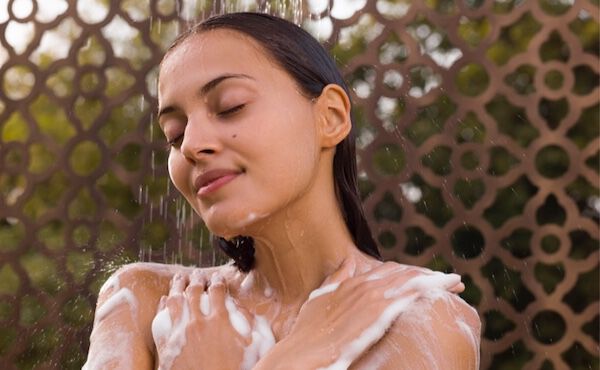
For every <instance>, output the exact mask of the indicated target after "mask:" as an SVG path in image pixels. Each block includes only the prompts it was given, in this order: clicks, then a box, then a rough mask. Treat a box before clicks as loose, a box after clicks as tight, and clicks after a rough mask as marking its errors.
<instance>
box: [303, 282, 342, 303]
mask: <svg viewBox="0 0 600 370" xmlns="http://www.w3.org/2000/svg"><path fill="white" fill-rule="evenodd" d="M339 286H340V283H331V284H327V285H325V286H322V287H320V288H317V289H315V290H313V291H312V292H310V294H309V295H308V299H307V300H306V302H308V301H310V300H313V299H315V298H317V297H319V296H322V295H323V294H327V293H331V292H333V291H334V290H336V289H337V288H338V287H339Z"/></svg>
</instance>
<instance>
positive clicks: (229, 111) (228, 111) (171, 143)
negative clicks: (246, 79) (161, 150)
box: [166, 104, 246, 151]
mask: <svg viewBox="0 0 600 370" xmlns="http://www.w3.org/2000/svg"><path fill="white" fill-rule="evenodd" d="M245 106H246V104H240V105H236V106H235V107H233V108H229V109H226V110H224V111H222V112H219V113H217V116H219V117H227V116H230V115H232V114H234V113H237V112H239V111H240V110H242V109H243V108H244V107H245ZM181 139H183V135H179V136H177V137H175V138H174V139H172V140H168V141H167V147H166V150H167V151H169V150H170V149H171V148H173V147H175V146H177V143H178V142H179V141H180V140H181Z"/></svg>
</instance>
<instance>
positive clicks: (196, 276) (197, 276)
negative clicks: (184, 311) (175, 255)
mask: <svg viewBox="0 0 600 370" xmlns="http://www.w3.org/2000/svg"><path fill="white" fill-rule="evenodd" d="M189 281H190V283H189V285H188V286H187V287H186V288H185V296H186V297H187V299H188V300H189V303H190V307H192V315H194V314H196V313H197V312H198V311H199V310H200V311H201V312H202V309H201V299H202V296H203V295H206V293H205V291H206V277H205V276H204V274H202V273H201V272H199V269H197V270H194V272H192V273H191V274H190V277H189ZM206 296H207V295H206ZM207 297H208V296H207Z"/></svg>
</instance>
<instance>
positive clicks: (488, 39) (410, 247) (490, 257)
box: [0, 0, 600, 370]
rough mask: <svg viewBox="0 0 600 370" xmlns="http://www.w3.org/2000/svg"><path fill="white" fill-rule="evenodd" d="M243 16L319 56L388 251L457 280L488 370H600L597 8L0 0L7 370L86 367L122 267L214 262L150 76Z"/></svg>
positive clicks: (445, 1) (0, 256)
mask: <svg viewBox="0 0 600 370" xmlns="http://www.w3.org/2000/svg"><path fill="white" fill-rule="evenodd" d="M246 9H249V10H260V11H268V12H271V13H274V14H278V15H281V16H284V17H286V18H287V19H289V20H292V21H294V22H296V23H298V24H301V25H302V26H303V27H305V28H306V29H307V30H309V31H310V32H311V33H312V34H313V35H314V36H315V37H317V38H318V39H319V40H321V41H322V42H323V43H324V45H326V47H328V48H330V50H331V52H332V54H333V55H334V57H335V59H336V61H337V62H338V64H339V66H340V68H341V69H342V71H343V72H344V74H345V75H346V77H347V80H348V82H349V84H350V86H351V88H352V90H353V92H354V96H353V97H352V98H353V100H354V102H355V103H356V104H355V108H354V112H353V113H354V116H355V126H356V129H357V133H358V139H357V145H358V147H359V160H360V168H361V174H360V179H361V192H362V195H363V199H364V202H365V207H366V209H367V212H368V214H369V217H370V223H371V225H372V228H373V230H374V232H375V236H376V238H377V239H378V241H379V243H380V245H381V247H382V251H383V253H384V256H385V257H386V259H391V260H397V261H401V262H404V263H411V264H417V265H422V266H428V267H430V268H433V269H436V270H442V271H457V272H459V273H461V274H462V275H463V276H464V279H465V283H466V285H467V290H466V291H465V293H463V295H462V296H463V298H464V299H465V300H467V301H468V302H469V303H470V304H472V305H473V306H474V307H476V308H477V309H478V312H479V313H480V315H481V318H482V322H483V323H484V327H483V333H482V368H485V369H544V370H548V369H567V368H569V369H598V330H599V329H598V328H599V325H600V324H599V322H598V320H599V315H598V311H599V308H598V307H599V306H598V280H599V278H598V256H599V255H598V247H599V244H598V243H599V242H598V218H599V216H598V215H599V210H600V192H599V189H598V173H599V166H600V164H599V157H600V145H598V144H599V127H600V120H599V113H600V112H599V106H600V105H599V100H598V96H599V95H598V76H599V75H598V73H599V72H598V69H599V64H598V57H599V44H600V40H599V27H598V17H599V16H598V13H599V12H598V2H597V1H596V0H592V1H587V0H581V1H577V2H573V1H568V0H537V1H534V0H531V1H516V0H502V1H484V0H466V1H452V0H439V1H438V0H426V1H423V2H415V1H409V0H385V1H384V0H377V1H370V0H369V1H349V0H347V1H337V0H336V1H333V2H332V3H328V2H325V1H316V0H315V1H306V2H304V3H302V2H300V1H299V0H290V1H281V0H280V1H262V2H260V3H258V4H256V3H254V2H241V1H240V2H236V1H219V2H212V1H176V0H125V1H109V0H78V1H76V0H70V1H66V0H51V1H46V0H44V1H40V0H38V1H33V0H10V1H8V0H0V30H1V31H2V32H0V43H1V44H2V46H1V47H0V79H1V80H2V85H1V87H0V89H1V90H0V323H1V325H0V364H2V366H1V367H2V368H6V369H13V368H17V369H33V368H36V369H45V368H49V369H71V368H80V367H81V366H82V364H83V363H84V361H85V356H86V351H87V346H88V337H89V334H90V331H91V324H92V320H93V309H94V304H95V299H96V296H97V292H98V289H99V287H100V286H101V285H102V283H103V282H104V280H105V279H106V278H107V276H108V275H109V274H110V273H111V272H113V271H114V270H115V269H116V268H118V267H119V266H121V265H123V264H125V263H130V262H135V261H153V262H165V263H182V264H188V265H191V264H194V265H209V264H215V263H218V262H221V261H223V256H221V255H219V254H218V253H216V252H215V251H214V250H213V249H212V247H211V246H210V243H209V233H208V231H207V230H206V229H205V228H204V227H203V225H202V224H201V222H199V220H198V218H197V216H195V215H194V214H193V212H192V211H191V210H190V208H189V207H187V206H186V204H185V202H184V201H183V200H182V199H181V198H180V197H179V196H178V195H177V194H176V193H175V191H174V190H173V188H172V185H171V184H170V183H169V180H168V176H167V173H166V163H165V160H166V154H167V153H166V151H165V148H164V147H165V144H164V139H163V138H162V136H161V135H162V134H161V133H160V132H159V130H158V128H157V126H156V122H155V117H154V113H155V111H156V73H157V65H158V63H159V61H160V59H161V56H162V53H163V51H164V50H165V48H166V47H167V46H168V45H169V43H170V42H171V40H172V39H173V38H174V37H175V35H176V34H177V33H179V32H180V31H181V30H182V29H184V28H185V27H187V26H189V25H190V24H192V23H194V22H195V21H197V20H200V19H202V18H205V17H206V16H208V15H210V14H212V13H221V12H228V11H234V10H246Z"/></svg>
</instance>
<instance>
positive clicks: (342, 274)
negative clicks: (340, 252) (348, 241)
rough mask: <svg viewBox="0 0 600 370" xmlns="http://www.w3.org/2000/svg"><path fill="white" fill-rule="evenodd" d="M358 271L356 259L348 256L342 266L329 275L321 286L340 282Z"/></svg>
mask: <svg viewBox="0 0 600 370" xmlns="http://www.w3.org/2000/svg"><path fill="white" fill-rule="evenodd" d="M355 271H356V261H355V260H354V259H353V258H346V259H345V260H344V261H343V262H342V264H341V265H340V267H339V268H338V269H337V270H336V271H335V272H334V273H333V274H331V275H329V276H328V277H327V278H326V279H325V280H324V281H323V283H322V284H321V287H323V286H326V285H329V284H332V283H340V282H342V281H344V280H346V279H348V278H350V277H352V276H354V273H355Z"/></svg>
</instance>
